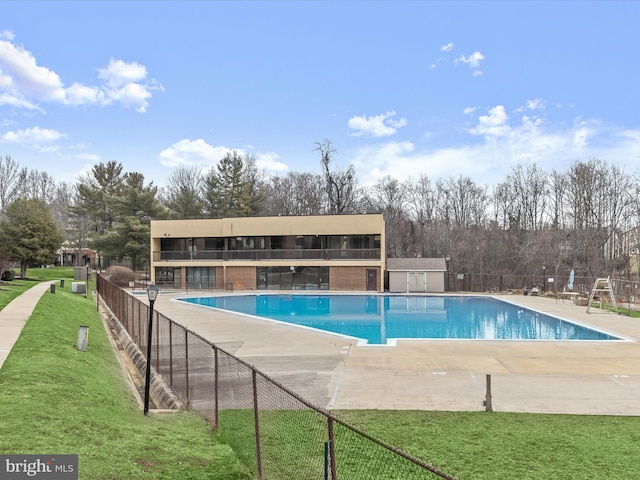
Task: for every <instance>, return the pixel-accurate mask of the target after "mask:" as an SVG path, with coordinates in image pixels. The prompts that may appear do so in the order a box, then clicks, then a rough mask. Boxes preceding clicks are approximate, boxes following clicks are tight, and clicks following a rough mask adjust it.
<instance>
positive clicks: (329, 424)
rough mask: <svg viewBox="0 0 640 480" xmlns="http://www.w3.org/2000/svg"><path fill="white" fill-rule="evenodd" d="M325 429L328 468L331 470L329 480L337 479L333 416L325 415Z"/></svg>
mask: <svg viewBox="0 0 640 480" xmlns="http://www.w3.org/2000/svg"><path fill="white" fill-rule="evenodd" d="M327 430H328V434H329V469H330V471H331V480H338V471H337V470H336V445H335V436H334V434H333V418H331V417H327Z"/></svg>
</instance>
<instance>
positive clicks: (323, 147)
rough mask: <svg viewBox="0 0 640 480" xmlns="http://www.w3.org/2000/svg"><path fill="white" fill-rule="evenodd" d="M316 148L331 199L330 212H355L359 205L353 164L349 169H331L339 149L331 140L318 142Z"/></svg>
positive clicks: (328, 195)
mask: <svg viewBox="0 0 640 480" xmlns="http://www.w3.org/2000/svg"><path fill="white" fill-rule="evenodd" d="M315 150H316V151H317V152H319V153H320V163H321V164H322V171H323V173H324V179H325V182H326V185H325V189H326V193H327V197H328V201H329V210H328V212H327V213H328V214H330V215H341V214H345V213H355V212H356V211H357V206H358V183H357V179H356V171H355V168H354V167H353V165H350V166H349V168H348V169H347V170H331V168H330V167H331V162H332V161H333V157H334V156H335V154H336V152H337V150H336V149H335V147H334V146H333V142H331V140H325V141H324V142H316V148H315Z"/></svg>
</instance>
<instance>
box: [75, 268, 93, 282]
mask: <svg viewBox="0 0 640 480" xmlns="http://www.w3.org/2000/svg"><path fill="white" fill-rule="evenodd" d="M89 272H90V270H89V267H75V268H74V269H73V278H74V279H75V280H88V278H87V277H88V276H89V275H90V273H89Z"/></svg>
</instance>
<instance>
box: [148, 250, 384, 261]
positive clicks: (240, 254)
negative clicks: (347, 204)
mask: <svg viewBox="0 0 640 480" xmlns="http://www.w3.org/2000/svg"><path fill="white" fill-rule="evenodd" d="M176 260H178V261H202V260H220V261H233V260H380V249H379V248H350V249H340V248H338V249H326V250H320V249H300V248H296V249H272V250H264V249H263V250H198V251H193V252H190V251H184V250H177V251H173V250H172V251H155V252H153V261H154V262H162V261H176Z"/></svg>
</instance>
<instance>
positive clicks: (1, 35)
mask: <svg viewBox="0 0 640 480" xmlns="http://www.w3.org/2000/svg"><path fill="white" fill-rule="evenodd" d="M14 38H15V35H14V34H13V32H12V31H10V30H3V31H2V32H0V40H13V39H14Z"/></svg>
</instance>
